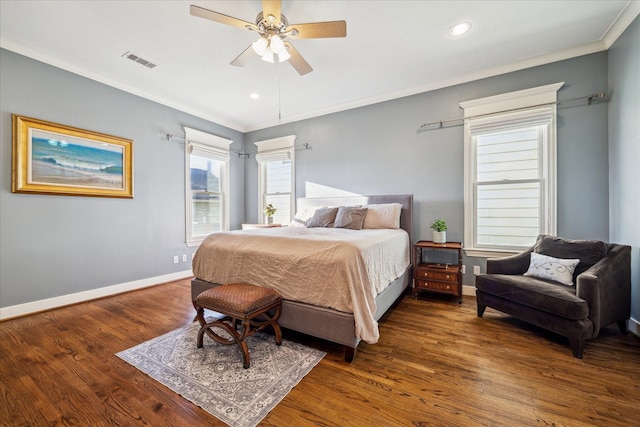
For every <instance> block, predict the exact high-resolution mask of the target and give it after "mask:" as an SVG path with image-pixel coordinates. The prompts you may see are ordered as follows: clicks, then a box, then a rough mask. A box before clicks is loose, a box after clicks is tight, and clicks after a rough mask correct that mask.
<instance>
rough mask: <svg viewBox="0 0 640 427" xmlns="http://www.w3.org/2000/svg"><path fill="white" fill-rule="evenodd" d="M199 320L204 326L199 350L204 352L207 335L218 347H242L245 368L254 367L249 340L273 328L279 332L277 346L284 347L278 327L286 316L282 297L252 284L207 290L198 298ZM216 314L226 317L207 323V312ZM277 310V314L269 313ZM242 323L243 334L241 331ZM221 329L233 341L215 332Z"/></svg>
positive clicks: (223, 286) (201, 330)
mask: <svg viewBox="0 0 640 427" xmlns="http://www.w3.org/2000/svg"><path fill="white" fill-rule="evenodd" d="M195 306H196V310H197V312H198V314H197V316H196V317H197V319H198V321H199V322H200V324H201V325H202V327H201V328H200V330H199V331H198V342H197V346H198V348H202V345H203V338H204V334H205V333H206V334H207V335H208V336H209V337H210V338H211V339H213V340H214V341H216V342H217V343H220V344H224V345H232V344H234V343H236V344H238V346H239V347H240V351H242V359H243V363H242V366H243V367H244V368H245V369H246V368H248V367H249V366H250V359H249V348H248V347H247V343H246V342H245V340H246V338H248V337H250V336H252V335H254V334H255V333H256V332H258V331H261V330H263V329H264V328H266V327H268V326H271V327H272V328H273V330H274V332H275V336H276V344H277V345H280V344H282V332H281V331H280V325H278V318H279V317H280V313H281V312H282V297H281V296H280V294H279V293H278V292H277V291H275V290H273V289H269V288H262V287H260V286H255V285H250V284H248V283H231V284H228V285H221V286H217V287H215V288H211V289H207V290H206V291H204V292H202V293H201V294H200V295H198V296H197V297H196V301H195ZM205 308H206V309H208V310H212V311H216V312H218V313H221V314H223V315H224V316H225V317H223V318H222V319H216V320H213V321H211V322H207V321H206V319H205V317H204V309H205ZM271 310H274V311H275V312H274V314H273V315H270V314H269V313H268V312H269V311H271ZM238 322H240V323H241V324H242V330H241V331H240V330H239V329H238V326H239V325H238ZM214 327H217V328H221V329H223V330H224V331H226V332H227V333H228V334H229V335H231V339H229V338H225V337H222V336H220V335H218V334H217V333H215V332H214V331H213V329H212V328H214Z"/></svg>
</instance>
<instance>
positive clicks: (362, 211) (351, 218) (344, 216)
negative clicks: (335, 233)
mask: <svg viewBox="0 0 640 427" xmlns="http://www.w3.org/2000/svg"><path fill="white" fill-rule="evenodd" d="M367 210H368V209H367V208H362V207H360V206H340V207H339V208H338V213H337V214H336V220H335V222H334V224H333V226H334V227H335V228H350V229H352V230H362V225H363V224H364V219H365V217H366V216H367Z"/></svg>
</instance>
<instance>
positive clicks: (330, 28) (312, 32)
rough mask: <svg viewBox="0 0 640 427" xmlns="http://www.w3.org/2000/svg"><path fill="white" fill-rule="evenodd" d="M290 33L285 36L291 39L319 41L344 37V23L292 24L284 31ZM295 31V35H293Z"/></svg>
mask: <svg viewBox="0 0 640 427" xmlns="http://www.w3.org/2000/svg"><path fill="white" fill-rule="evenodd" d="M286 31H287V32H291V33H290V34H288V35H287V36H288V37H290V38H292V39H321V38H329V37H346V36H347V22H346V21H328V22H311V23H309V24H293V25H289V26H288V27H287V29H286ZM296 31H297V34H295V35H294V33H295V32H296Z"/></svg>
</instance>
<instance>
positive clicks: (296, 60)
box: [284, 42, 313, 76]
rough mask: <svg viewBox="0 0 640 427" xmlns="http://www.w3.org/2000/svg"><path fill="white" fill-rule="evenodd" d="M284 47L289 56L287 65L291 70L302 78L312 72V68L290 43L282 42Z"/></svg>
mask: <svg viewBox="0 0 640 427" xmlns="http://www.w3.org/2000/svg"><path fill="white" fill-rule="evenodd" d="M284 45H285V46H286V47H287V51H288V52H289V55H291V58H289V63H290V64H291V66H292V67H293V68H295V69H296V71H297V72H298V74H300V75H301V76H304V75H305V74H308V73H310V72H312V71H313V68H311V65H309V63H308V62H307V61H305V60H304V58H303V57H302V55H300V54H299V53H298V51H297V50H296V48H295V47H293V45H292V44H291V43H289V42H284Z"/></svg>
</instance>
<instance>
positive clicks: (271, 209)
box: [264, 203, 277, 224]
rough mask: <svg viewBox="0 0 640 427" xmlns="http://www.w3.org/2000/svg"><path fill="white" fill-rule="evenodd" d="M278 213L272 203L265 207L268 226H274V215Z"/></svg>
mask: <svg viewBox="0 0 640 427" xmlns="http://www.w3.org/2000/svg"><path fill="white" fill-rule="evenodd" d="M276 211H277V209H276V208H275V207H274V206H273V205H272V204H271V203H267V204H265V205H264V214H265V216H266V217H267V224H273V215H274V214H275V213H276Z"/></svg>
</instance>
